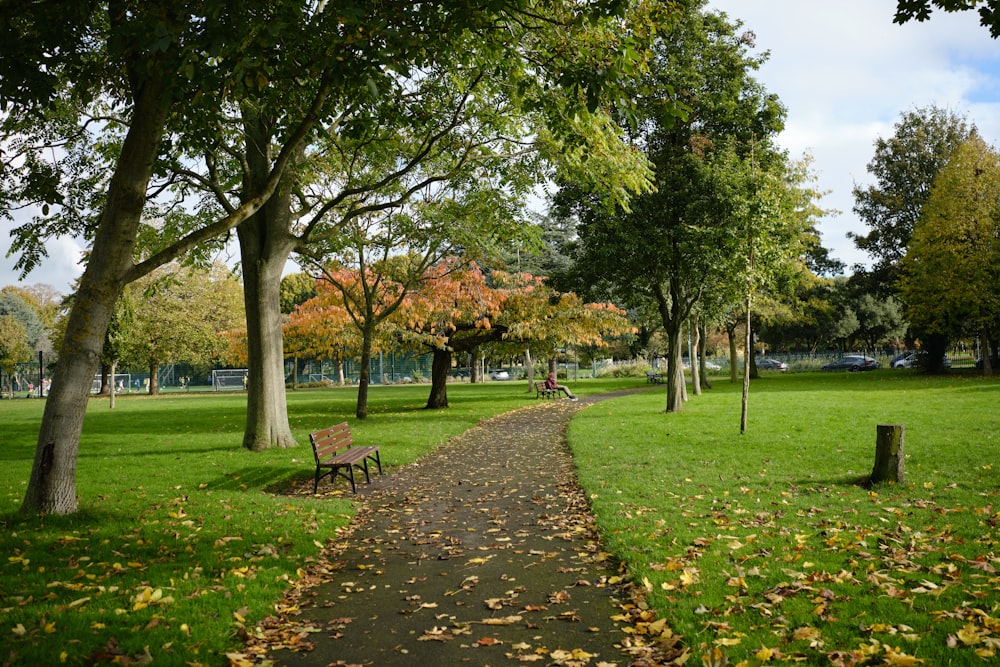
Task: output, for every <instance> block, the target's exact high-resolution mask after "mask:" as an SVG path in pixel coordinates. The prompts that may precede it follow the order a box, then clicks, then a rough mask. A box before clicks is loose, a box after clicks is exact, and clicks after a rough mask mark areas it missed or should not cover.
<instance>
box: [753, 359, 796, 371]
mask: <svg viewBox="0 0 1000 667" xmlns="http://www.w3.org/2000/svg"><path fill="white" fill-rule="evenodd" d="M757 370H761V371H787V370H788V364H786V363H785V362H784V361H778V360H777V359H758V360H757Z"/></svg>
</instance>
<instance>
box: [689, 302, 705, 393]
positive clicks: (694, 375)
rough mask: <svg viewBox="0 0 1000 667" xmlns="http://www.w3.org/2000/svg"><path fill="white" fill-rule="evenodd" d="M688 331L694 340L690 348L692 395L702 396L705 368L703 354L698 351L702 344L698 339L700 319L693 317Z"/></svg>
mask: <svg viewBox="0 0 1000 667" xmlns="http://www.w3.org/2000/svg"><path fill="white" fill-rule="evenodd" d="M688 327H690V328H689V329H688V330H689V331H690V332H691V335H692V337H693V340H692V341H691V345H690V346H689V348H688V356H689V357H690V358H691V393H693V394H694V395H695V396H701V376H702V371H704V370H705V366H704V365H703V363H702V358H701V353H700V351H699V349H698V347H699V344H700V343H701V341H700V339H699V338H698V337H699V336H700V335H701V332H700V331H699V330H698V318H696V317H692V318H691V319H690V320H689V321H688Z"/></svg>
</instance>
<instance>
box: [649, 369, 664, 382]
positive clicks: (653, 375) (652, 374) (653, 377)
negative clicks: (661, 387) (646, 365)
mask: <svg viewBox="0 0 1000 667" xmlns="http://www.w3.org/2000/svg"><path fill="white" fill-rule="evenodd" d="M646 382H649V383H652V384H660V383H661V382H663V376H662V375H660V374H659V373H657V372H656V371H646Z"/></svg>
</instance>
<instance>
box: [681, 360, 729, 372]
mask: <svg viewBox="0 0 1000 667" xmlns="http://www.w3.org/2000/svg"><path fill="white" fill-rule="evenodd" d="M682 365H683V366H684V370H686V371H689V370H691V362H690V361H687V360H685V361H683V362H682ZM705 370H706V371H721V370H722V366H720V365H719V364H717V363H715V362H714V361H705Z"/></svg>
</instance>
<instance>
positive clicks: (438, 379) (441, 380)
mask: <svg viewBox="0 0 1000 667" xmlns="http://www.w3.org/2000/svg"><path fill="white" fill-rule="evenodd" d="M449 370H451V350H440V349H437V348H435V349H434V360H433V362H432V363H431V395H430V397H428V399H427V406H426V407H427V408H428V409H430V410H436V409H438V408H446V407H448V371H449Z"/></svg>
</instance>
